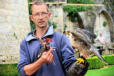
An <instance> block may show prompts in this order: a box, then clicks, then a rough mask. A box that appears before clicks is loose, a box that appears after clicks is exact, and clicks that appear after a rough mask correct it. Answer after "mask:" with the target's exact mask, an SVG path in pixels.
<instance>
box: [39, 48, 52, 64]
mask: <svg viewBox="0 0 114 76" xmlns="http://www.w3.org/2000/svg"><path fill="white" fill-rule="evenodd" d="M52 50H53V49H52V48H50V49H49V50H48V51H45V52H43V53H42V56H41V58H40V59H41V60H42V61H43V62H44V63H47V62H49V63H51V62H52V61H53V58H54V56H53V53H52Z"/></svg>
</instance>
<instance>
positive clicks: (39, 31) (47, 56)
mask: <svg viewBox="0 0 114 76" xmlns="http://www.w3.org/2000/svg"><path fill="white" fill-rule="evenodd" d="M50 16H51V13H50V12H49V11H48V9H47V6H46V4H44V3H41V2H35V3H34V4H33V5H32V15H31V17H30V18H31V20H32V21H33V22H34V23H35V25H36V30H35V31H32V32H30V33H29V34H28V35H27V37H26V38H25V39H24V40H23V41H22V42H21V45H20V61H19V63H18V72H19V74H20V76H26V75H28V76H31V75H34V76H66V74H67V72H68V71H69V68H70V67H72V65H74V64H75V62H76V58H75V57H74V52H73V49H72V46H71V44H70V43H69V40H68V39H67V38H66V36H65V35H63V34H60V33H58V32H54V31H53V27H52V26H51V25H48V20H49V18H50ZM45 38H51V40H52V41H53V43H54V44H53V46H54V47H56V48H57V49H53V48H50V49H48V51H44V52H43V53H42V55H41V57H40V58H39V59H37V60H35V59H36V57H37V56H38V55H39V53H40V50H41V47H42V44H41V40H43V39H45Z"/></svg>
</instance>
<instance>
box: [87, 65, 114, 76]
mask: <svg viewBox="0 0 114 76" xmlns="http://www.w3.org/2000/svg"><path fill="white" fill-rule="evenodd" d="M85 76H114V65H112V66H109V67H108V68H103V69H94V70H88V72H87V74H86V75H85Z"/></svg>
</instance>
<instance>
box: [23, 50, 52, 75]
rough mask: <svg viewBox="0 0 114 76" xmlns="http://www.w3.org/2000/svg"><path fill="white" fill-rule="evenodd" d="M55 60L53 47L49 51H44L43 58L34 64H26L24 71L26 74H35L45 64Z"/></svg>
mask: <svg viewBox="0 0 114 76" xmlns="http://www.w3.org/2000/svg"><path fill="white" fill-rule="evenodd" d="M52 61H53V54H52V48H51V49H49V51H46V52H43V54H42V56H41V58H39V59H38V60H37V61H35V62H34V63H32V64H28V65H25V66H24V71H25V73H26V75H32V74H34V73H35V72H36V71H37V70H38V69H39V68H40V67H41V66H42V65H43V64H45V63H50V62H52Z"/></svg>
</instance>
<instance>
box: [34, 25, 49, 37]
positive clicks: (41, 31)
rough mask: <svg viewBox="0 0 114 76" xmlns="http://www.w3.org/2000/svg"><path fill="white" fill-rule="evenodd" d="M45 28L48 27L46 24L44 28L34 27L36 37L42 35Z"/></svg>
mask: <svg viewBox="0 0 114 76" xmlns="http://www.w3.org/2000/svg"><path fill="white" fill-rule="evenodd" d="M47 29H48V26H47V27H44V28H39V27H37V28H36V33H35V35H36V37H38V38H39V39H41V38H42V36H43V35H44V34H45V33H46V31H47Z"/></svg>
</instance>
